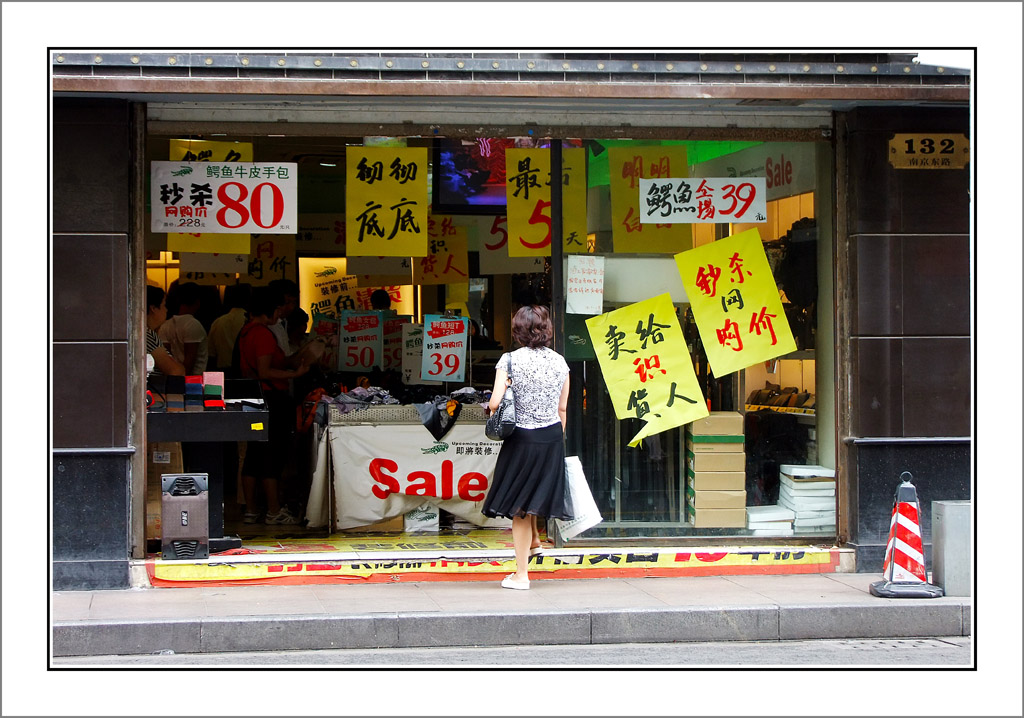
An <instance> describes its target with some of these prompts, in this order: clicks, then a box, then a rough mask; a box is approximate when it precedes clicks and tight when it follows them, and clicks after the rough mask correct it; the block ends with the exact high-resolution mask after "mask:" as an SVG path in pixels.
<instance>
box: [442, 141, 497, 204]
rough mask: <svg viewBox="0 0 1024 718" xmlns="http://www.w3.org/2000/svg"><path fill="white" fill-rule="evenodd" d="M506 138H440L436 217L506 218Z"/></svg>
mask: <svg viewBox="0 0 1024 718" xmlns="http://www.w3.org/2000/svg"><path fill="white" fill-rule="evenodd" d="M514 146H515V140H514V139H509V138H504V137H501V138H499V137H475V138H473V139H450V138H438V139H437V140H435V144H434V166H433V176H434V187H433V193H434V198H433V205H434V213H435V214H495V215H498V214H505V149H506V148H508V147H514Z"/></svg>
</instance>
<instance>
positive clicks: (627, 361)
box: [587, 293, 708, 447]
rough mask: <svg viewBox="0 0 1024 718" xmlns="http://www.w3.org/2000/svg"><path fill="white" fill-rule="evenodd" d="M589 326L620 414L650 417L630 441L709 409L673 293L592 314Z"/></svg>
mask: <svg viewBox="0 0 1024 718" xmlns="http://www.w3.org/2000/svg"><path fill="white" fill-rule="evenodd" d="M587 331H588V332H589V334H590V338H591V341H592V342H593V345H594V350H595V352H596V354H597V361H598V363H599V364H600V365H601V373H602V374H603V375H604V380H605V383H606V384H607V386H608V393H609V394H610V395H611V398H612V406H613V407H614V409H615V416H616V418H618V419H620V420H621V419H641V420H643V421H645V422H647V423H646V424H644V427H643V428H642V429H641V430H640V431H639V432H638V433H637V435H636V436H634V437H633V438H632V440H630V442H629V445H630V446H634V447H635V446H637V445H638V444H639V443H640V440H641V439H643V438H644V437H647V436H651V435H653V434H657V433H660V432H662V431H665V430H667V429H671V428H673V427H676V426H682V425H683V424H688V423H690V422H691V421H695V420H697V419H700V418H703V417H705V416H707V415H708V407H707V401H706V400H705V399H704V395H703V394H702V393H701V390H700V385H699V384H698V383H697V376H696V374H694V371H693V361H692V360H691V359H690V353H689V352H688V351H687V349H686V342H685V340H684V339H683V330H682V329H681V328H680V327H679V318H678V317H677V316H676V312H675V307H673V306H672V297H671V295H670V294H668V293H666V294H661V295H658V296H657V297H653V298H651V299H646V300H644V301H642V302H637V303H636V304H630V305H629V306H626V307H622V308H621V309H616V310H615V311H613V312H608V313H606V314H601V315H600V316H597V317H592V318H591V319H588V320H587Z"/></svg>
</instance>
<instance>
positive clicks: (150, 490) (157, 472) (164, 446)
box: [146, 441, 185, 539]
mask: <svg viewBox="0 0 1024 718" xmlns="http://www.w3.org/2000/svg"><path fill="white" fill-rule="evenodd" d="M184 470H185V469H184V466H183V463H182V458H181V442H179V441H151V442H149V443H148V444H147V445H146V538H147V539H159V538H160V535H161V528H162V527H161V523H160V522H161V514H162V513H163V504H162V501H161V499H160V494H161V491H162V489H161V488H160V477H161V476H162V475H163V474H180V473H182V472H183V471H184Z"/></svg>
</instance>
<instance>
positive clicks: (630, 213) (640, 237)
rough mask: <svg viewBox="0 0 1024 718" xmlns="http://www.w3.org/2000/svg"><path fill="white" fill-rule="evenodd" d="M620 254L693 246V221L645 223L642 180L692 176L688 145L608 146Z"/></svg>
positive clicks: (614, 229)
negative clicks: (641, 203)
mask: <svg viewBox="0 0 1024 718" xmlns="http://www.w3.org/2000/svg"><path fill="white" fill-rule="evenodd" d="M608 168H609V172H610V175H611V181H610V184H611V195H612V241H613V243H614V246H615V251H616V253H640V254H650V253H661V254H674V253H675V252H682V251H686V250H688V249H690V248H691V247H693V233H692V229H691V226H690V225H689V224H653V225H652V224H641V223H640V212H641V208H640V183H639V180H640V179H650V178H655V177H689V176H690V172H689V167H688V165H687V163H686V147H684V146H683V145H678V146H666V147H657V146H642V147H610V148H608Z"/></svg>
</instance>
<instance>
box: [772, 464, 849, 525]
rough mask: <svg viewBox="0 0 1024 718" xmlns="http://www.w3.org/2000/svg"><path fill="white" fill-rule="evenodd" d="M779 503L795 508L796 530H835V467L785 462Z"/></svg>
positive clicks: (781, 469)
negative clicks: (827, 467)
mask: <svg viewBox="0 0 1024 718" xmlns="http://www.w3.org/2000/svg"><path fill="white" fill-rule="evenodd" d="M779 505H780V506H783V507H785V508H787V509H790V510H791V511H793V512H794V519H793V530H794V531H795V532H796V533H797V534H801V535H804V534H818V533H820V534H835V532H836V472H835V470H834V469H826V468H825V467H824V466H804V465H800V464H783V465H782V466H780V467H779Z"/></svg>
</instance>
